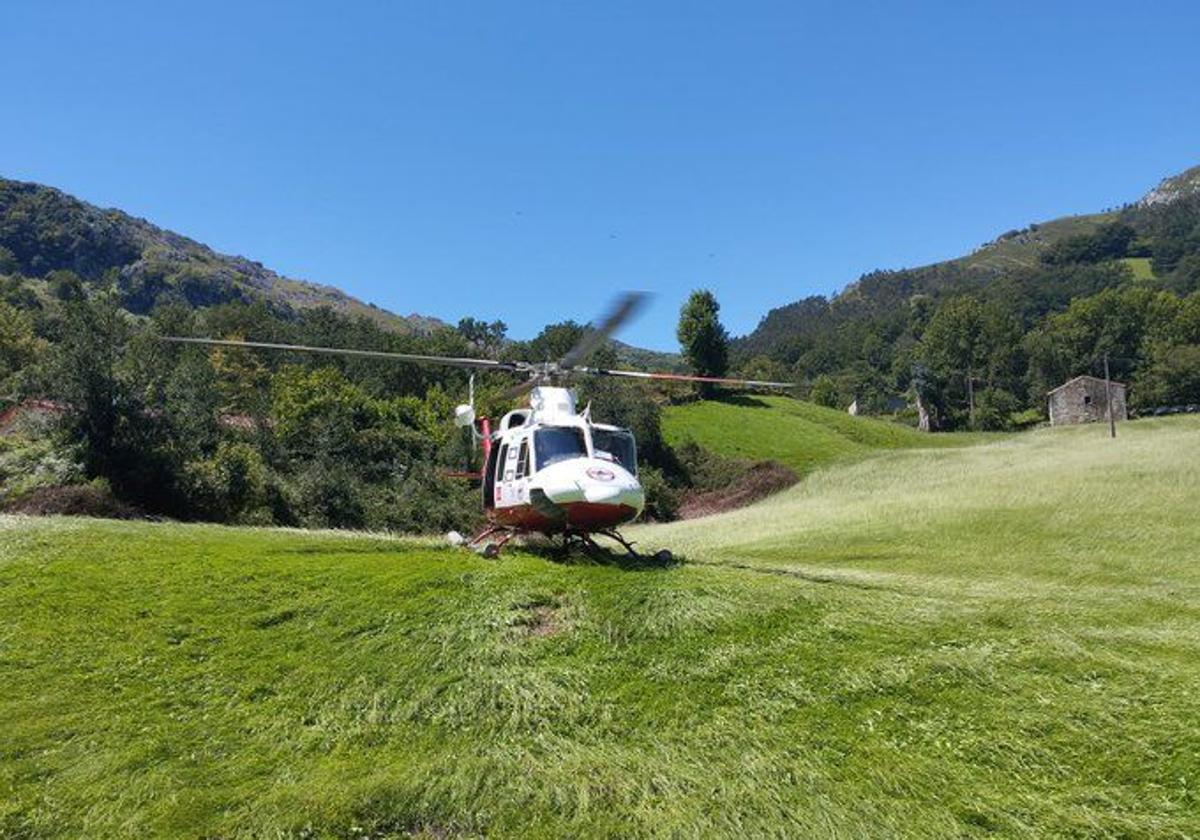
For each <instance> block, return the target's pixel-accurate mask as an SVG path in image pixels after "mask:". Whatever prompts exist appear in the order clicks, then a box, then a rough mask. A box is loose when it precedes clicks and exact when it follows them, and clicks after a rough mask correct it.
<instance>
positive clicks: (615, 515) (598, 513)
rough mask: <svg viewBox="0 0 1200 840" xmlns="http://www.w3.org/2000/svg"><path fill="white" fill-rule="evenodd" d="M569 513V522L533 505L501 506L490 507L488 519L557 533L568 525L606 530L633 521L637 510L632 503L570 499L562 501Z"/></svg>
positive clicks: (512, 525)
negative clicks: (557, 518) (613, 503)
mask: <svg viewBox="0 0 1200 840" xmlns="http://www.w3.org/2000/svg"><path fill="white" fill-rule="evenodd" d="M561 507H562V508H563V510H565V511H566V513H567V518H566V522H565V523H564V522H561V521H558V520H554V519H551V518H550V517H548V516H546V515H545V514H543V513H541V512H540V511H538V510H537V509H536V508H535V507H533V505H513V506H512V507H497V508H493V509H491V510H489V511H488V519H489V520H490V521H492V522H494V523H496V524H497V525H506V526H508V527H510V528H519V529H520V530H523V531H542V532H543V533H553V532H556V531H561V530H563V529H564V527H569V528H574V529H576V530H579V531H603V530H605V529H606V528H615V527H616V526H618V525H624V524H625V523H626V522H630V521H632V520H633V519H634V518H635V517H636V516H637V510H635V509H634V508H632V507H630V506H629V505H607V504H599V503H596V502H567V503H565V504H563V505H561Z"/></svg>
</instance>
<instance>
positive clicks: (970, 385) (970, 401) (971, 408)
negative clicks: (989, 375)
mask: <svg viewBox="0 0 1200 840" xmlns="http://www.w3.org/2000/svg"><path fill="white" fill-rule="evenodd" d="M967 425H968V426H970V427H971V428H972V429H974V428H975V377H973V376H972V375H971V370H970V368H968V369H967Z"/></svg>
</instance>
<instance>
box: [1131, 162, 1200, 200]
mask: <svg viewBox="0 0 1200 840" xmlns="http://www.w3.org/2000/svg"><path fill="white" fill-rule="evenodd" d="M1196 193H1200V166H1193V167H1192V168H1191V169H1188V170H1186V171H1184V172H1181V173H1179V174H1178V175H1173V176H1172V177H1170V178H1164V179H1163V180H1162V182H1161V183H1159V185H1158V186H1157V187H1155V188H1154V189H1152V190H1150V192H1148V193H1146V195H1144V196H1143V197H1142V200H1141V201H1139V202H1138V206H1139V207H1153V206H1154V205H1156V204H1173V203H1175V202H1177V201H1179V200H1181V199H1184V198H1187V197H1188V196H1191V195H1195V194H1196Z"/></svg>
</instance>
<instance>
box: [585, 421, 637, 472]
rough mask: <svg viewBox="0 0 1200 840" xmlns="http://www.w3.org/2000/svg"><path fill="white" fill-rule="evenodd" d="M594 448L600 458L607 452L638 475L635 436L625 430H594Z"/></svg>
mask: <svg viewBox="0 0 1200 840" xmlns="http://www.w3.org/2000/svg"><path fill="white" fill-rule="evenodd" d="M592 446H593V447H594V448H595V449H596V453H597V456H598V457H604V456H602V455H600V454H599V453H601V452H607V453H608V454H609V455H611V456H612V458H613V460H614V461H616V462H617V463H618V464H620V465H621V466H622V467H624V468H625V469H627V470H629V472H631V473H632V474H634V475H637V445H636V444H635V443H634V441H633V435H632V434H631V433H630V432H627V431H625V430H624V429H595V428H593V429H592Z"/></svg>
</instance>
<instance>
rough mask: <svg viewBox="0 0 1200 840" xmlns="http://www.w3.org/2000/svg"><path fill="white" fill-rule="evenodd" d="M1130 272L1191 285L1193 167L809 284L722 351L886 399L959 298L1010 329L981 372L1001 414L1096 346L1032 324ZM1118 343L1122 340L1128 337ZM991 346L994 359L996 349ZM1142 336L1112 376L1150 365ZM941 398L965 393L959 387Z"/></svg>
mask: <svg viewBox="0 0 1200 840" xmlns="http://www.w3.org/2000/svg"><path fill="white" fill-rule="evenodd" d="M1130 284H1140V286H1144V287H1145V288H1146V289H1147V290H1154V292H1158V290H1165V292H1169V293H1174V294H1177V295H1181V296H1183V295H1187V294H1189V293H1192V292H1193V290H1195V289H1198V288H1200V167H1193V168H1190V169H1188V170H1186V172H1183V173H1180V174H1177V175H1174V176H1170V178H1166V179H1164V180H1163V181H1162V182H1160V184H1159V185H1158V186H1157V187H1154V188H1153V190H1151V191H1150V192H1147V193H1146V194H1145V196H1144V197H1142V198H1141V199H1140V200H1136V202H1133V203H1128V204H1124V205H1122V206H1120V208H1116V209H1110V210H1105V211H1103V212H1097V214H1090V215H1079V216H1067V217H1062V218H1055V220H1051V221H1048V222H1039V223H1034V224H1028V226H1026V227H1024V228H1014V229H1010V230H1007V232H1004V233H1002V234H1000V235H998V236H996V239H994V240H992V241H990V242H985V244H984V245H982V246H979V247H978V248H976V250H974V251H972V252H971V253H967V254H964V256H962V257H958V258H955V259H949V260H944V262H941V263H934V264H930V265H924V266H918V268H911V269H899V270H876V271H870V272H868V274H864V275H863V276H862V277H859V278H858V280H857V281H856V282H853V283H851V284H848V286H847V287H846V288H845V289H844V290H842V292H840V293H839V294H835V295H833V296H832V298H826V296H822V295H812V296H809V298H805V299H802V300H797V301H794V302H791V304H787V305H785V306H780V307H776V308H773V310H770V311H769V312H768V313H767V314H766V316H764V317H763V318H762V320H760V323H758V325H757V326H756V328H755V329H754V331H751V332H750V334H749V335H745V336H743V337H739V338H737V340H736V341H734V342H733V344H732V358H733V360H734V362H736V365H737V366H738V367H740V368H742V370H744V371H754V372H756V373H764V374H768V376H770V377H785V376H786V377H791V378H792V379H793V380H796V382H798V383H802V384H811V383H814V382H816V380H817V379H818V378H826V379H827V382H832V384H833V388H835V389H836V395H835V396H834V400H835V401H836V402H838V403H839V404H848V403H850V402H851V401H852V400H854V398H859V400H860V404H863V403H862V400H863V397H864V396H865V397H868V402H869V403H881V402H886V400H887V396H888V395H889V394H895V392H898V391H902V390H905V389H907V388H910V385H911V383H912V376H913V371H917V370H919V368H922V367H923V366H924V368H925V370H930V364H931V362H932V361H936V360H935V359H932V356H935V355H937V353H935V352H934V350H932V349H931V348H930V347H926V346H925V344H928V342H924V341H923V334H924V329H925V326H926V325H929V324H930V323H931V320H932V318H934V316H935V314H936V313H937V312H940V311H941V310H942V308H943V306H944V305H946V304H947V302H949V301H952V300H954V299H959V298H964V299H971V300H972V301H973V302H974V304H977V305H978V306H979V307H983V310H982V311H983V312H986V313H989V316H988V317H990V318H991V319H992V320H991V322H990V323H991V324H992V328H995V329H994V334H995V330H996V329H1000V330H1002V331H1004V330H1007V331H1008V332H1010V334H1012V335H1009V336H1008V337H1006V338H1003V340H1001V338H998V337H996V336H995V335H994V336H992V338H991V340H990V341H991V344H992V346H994V347H992V350H989V353H990V359H989V360H988V362H986V365H985V367H986V371H985V373H984V378H985V380H986V384H988V386H989V388H1001V389H1002V390H1003V391H1004V392H1003V395H1000V398H1001V401H1002V402H1004V403H1006V408H1004V409H1002V413H1003V412H1007V410H1008V407H1009V406H1010V404H1012V403H1013V402H1014V401H1015V402H1016V403H1020V404H1024V406H1026V407H1030V406H1037V404H1039V402H1040V389H1043V388H1045V386H1046V385H1048V384H1049V382H1048V380H1050V379H1055V378H1057V377H1060V376H1064V374H1068V373H1074V372H1078V368H1079V366H1080V365H1084V366H1088V365H1091V364H1092V356H1094V355H1096V353H1094V352H1093V350H1094V348H1093V349H1087V348H1084V347H1082V346H1079V347H1074V349H1072V350H1070V352H1069V353H1063V352H1061V348H1062V346H1063V344H1062V341H1061V340H1060V338H1061V336H1060V338H1055V340H1054V341H1057V342H1058V343H1057V344H1056V343H1054V342H1051V341H1049V340H1043V341H1040V343H1038V340H1037V338H1031V337H1030V335H1031V334H1032V332H1034V331H1037V330H1039V329H1042V328H1045V325H1046V319H1048V318H1049V317H1050V316H1052V314H1055V313H1058V312H1063V311H1064V310H1067V308H1068V307H1069V306H1072V305H1073V302H1075V301H1079V300H1081V299H1085V298H1090V296H1092V295H1098V294H1100V293H1104V292H1105V290H1116V289H1121V288H1128V287H1129V286H1130ZM968 308H970V307H968ZM946 323H947V319H944V318H943V322H942V325H943V326H944V325H946ZM1114 329H1116V326H1115V325H1114ZM1080 335H1084V334H1080ZM1087 335H1088V336H1091V335H1092V332H1087ZM1097 335H1100V334H1099V332H1098V334H1097ZM1129 335H1130V336H1132V334H1129ZM1127 337H1128V336H1127ZM1088 341H1092V338H1088ZM1096 341H1097V342H1100V343H1103V341H1102V340H1100V338H1097V340H1096ZM1181 341H1183V343H1187V341H1190V340H1184V338H1181ZM1130 342H1132V343H1133V344H1135V343H1136V342H1133V338H1132V337H1129V341H1126V344H1130ZM968 343H970V342H968ZM1076 343H1078V342H1076ZM1085 343H1086V342H1085ZM943 344H944V342H943ZM1001 344H1003V346H1004V352H1006V353H1007V358H1001V356H1002V354H1000V353H998V347H1000V346H1001ZM1093 344H1094V346H1096V347H1099V346H1100V344H1099V343H1096V342H1093ZM965 346H966V344H964V347H965ZM1146 348H1148V344H1144V346H1142V347H1141V348H1140V349H1139V348H1135V347H1133V346H1132V344H1130V346H1129V347H1123V348H1122V352H1121V353H1120V354H1118V353H1116V352H1114V355H1120V356H1121V358H1122V361H1120V362H1116V364H1120V365H1122V366H1123V370H1121V371H1120V372H1118V374H1120V376H1134V374H1135V373H1138V372H1139V371H1140V372H1146V371H1148V370H1150V367H1151V362H1150V361H1148V360H1147V359H1142V358H1140V356H1139V353H1141V350H1145V349H1146ZM943 349H944V347H943ZM1135 349H1138V350H1139V352H1138V353H1135V352H1133V350H1135ZM942 355H943V356H944V355H946V354H944V353H943V354H942ZM1033 356H1036V358H1033ZM1134 356H1139V358H1134ZM1027 359H1028V360H1030V361H1028V364H1026V360H1027ZM1055 359H1057V361H1055ZM1048 360H1049V361H1048ZM1050 362H1052V364H1050ZM977 364H983V362H979V361H978V360H977V361H976V362H972V361H970V360H968V361H966V362H964V361H962V360H961V359H960V360H959V361H955V362H952V361H948V360H947V359H943V364H942V365H941V368H942V370H940V371H934V373H935V374H936V376H935V378H937V377H941V379H943V382H941V383H940V384H938V389H940V390H941V391H943V392H944V391H946V388H947V385H946V382H944V380H946V378H947V377H949V379H952V380H953V379H955V378H956V377H964V379H962V382H965V377H966V376H968V370H967V368H968V367H972V365H977ZM935 367H936V366H935ZM1060 367H1062V368H1063V370H1058V368H1060ZM952 368H955V370H952ZM1050 368H1054V370H1050ZM1067 368H1070V370H1067ZM1088 370H1091V368H1090V367H1088ZM1164 370H1165V368H1164ZM970 374H971V376H974V374H976V373H974V371H971V372H970ZM1176 378H1177V377H1176ZM1004 379H1007V382H1004V383H1003V385H1001V384H1000V383H1001V382H1002V380H1004ZM1142 394H1146V391H1145V390H1142ZM952 396H953V401H958V396H962V397H964V402H965V398H966V395H965V394H964V395H958V396H954V395H952Z"/></svg>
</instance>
